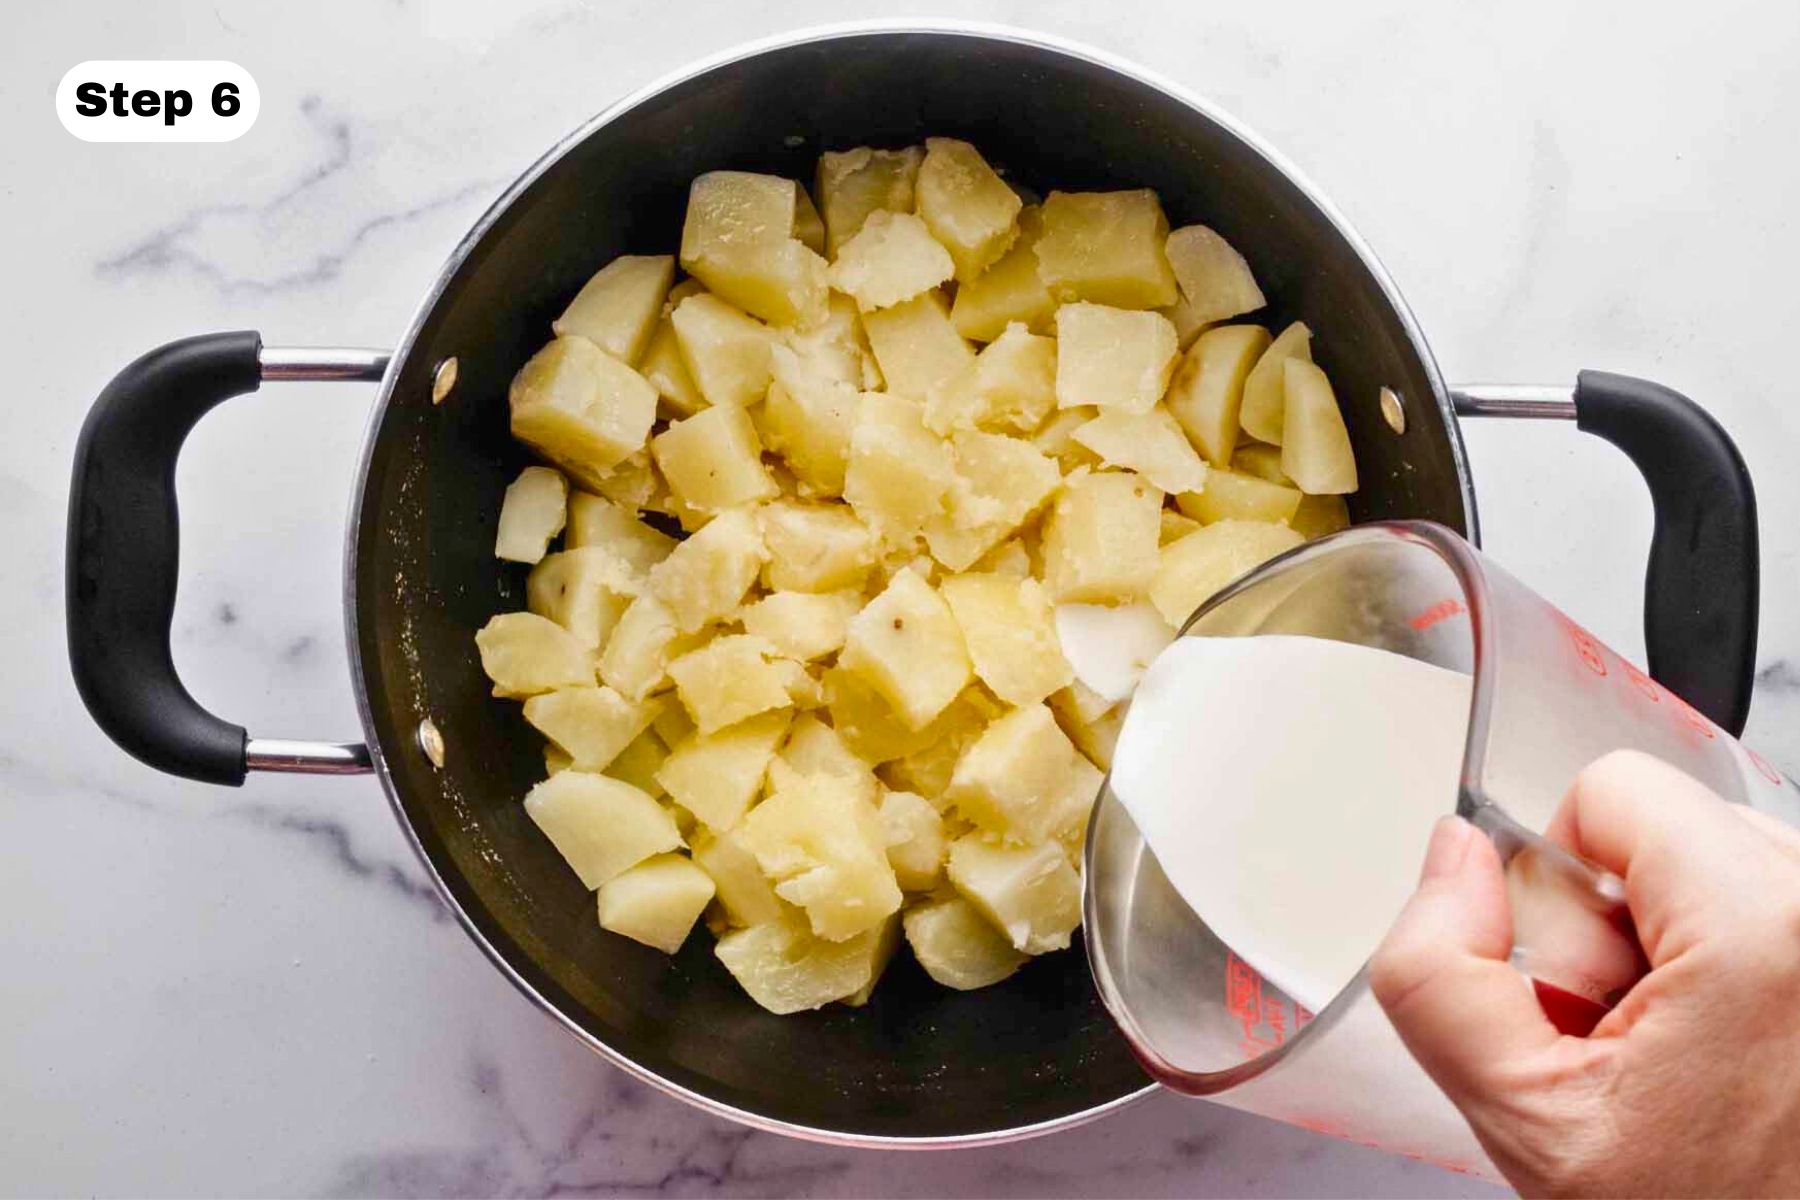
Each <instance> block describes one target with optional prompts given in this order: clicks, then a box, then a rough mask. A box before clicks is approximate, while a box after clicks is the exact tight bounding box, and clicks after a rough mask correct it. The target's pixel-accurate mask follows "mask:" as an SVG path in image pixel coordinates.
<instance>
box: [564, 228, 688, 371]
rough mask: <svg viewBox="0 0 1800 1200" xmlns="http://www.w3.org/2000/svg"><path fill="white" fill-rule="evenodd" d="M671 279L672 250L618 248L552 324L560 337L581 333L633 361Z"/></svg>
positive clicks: (620, 357) (622, 358)
mask: <svg viewBox="0 0 1800 1200" xmlns="http://www.w3.org/2000/svg"><path fill="white" fill-rule="evenodd" d="M674 282H675V259H674V256H673V255H668V254H654V255H645V254H621V255H620V256H619V257H617V258H615V259H613V260H612V261H611V262H609V263H607V264H606V265H605V266H604V267H601V268H600V270H599V272H598V273H597V274H596V275H595V276H594V277H593V278H592V279H590V280H588V281H587V282H586V283H585V284H583V285H582V287H581V290H580V291H579V292H577V293H575V299H573V300H571V301H569V307H567V308H565V309H563V313H562V316H560V317H558V318H556V320H555V321H553V322H551V324H550V328H551V329H553V330H555V331H556V335H557V336H558V337H584V338H586V339H587V340H588V341H590V342H592V343H594V345H596V346H598V347H600V348H601V349H602V350H604V351H606V352H607V353H608V354H610V355H612V356H613V357H614V358H616V359H618V360H619V361H620V362H622V363H635V362H637V361H638V358H639V357H640V356H641V355H642V354H643V353H644V348H645V347H646V346H647V345H649V343H650V335H651V333H652V332H653V331H654V330H655V329H656V322H657V318H659V317H660V316H662V306H663V299H664V297H666V296H667V295H668V294H669V286H670V285H671V284H673V283H674Z"/></svg>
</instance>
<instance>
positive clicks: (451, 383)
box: [431, 354, 456, 404]
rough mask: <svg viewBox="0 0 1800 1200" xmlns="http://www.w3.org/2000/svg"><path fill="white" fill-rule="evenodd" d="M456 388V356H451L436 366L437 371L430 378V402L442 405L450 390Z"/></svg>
mask: <svg viewBox="0 0 1800 1200" xmlns="http://www.w3.org/2000/svg"><path fill="white" fill-rule="evenodd" d="M455 386H456V355H454V354H452V355H451V356H450V357H449V358H446V359H445V360H444V361H443V362H441V363H439V364H438V365H437V371H436V372H435V373H433V375H432V376H431V402H432V403H433V404H442V403H443V402H444V397H446V396H448V395H449V394H450V389H452V388H454V387H455Z"/></svg>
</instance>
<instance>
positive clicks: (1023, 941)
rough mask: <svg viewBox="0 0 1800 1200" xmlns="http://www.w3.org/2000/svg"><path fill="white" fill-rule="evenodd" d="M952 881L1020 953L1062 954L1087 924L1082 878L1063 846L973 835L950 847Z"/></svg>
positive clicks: (965, 897) (959, 840)
mask: <svg viewBox="0 0 1800 1200" xmlns="http://www.w3.org/2000/svg"><path fill="white" fill-rule="evenodd" d="M948 869H949V875H950V882H951V883H953V884H955V885H956V890H957V891H958V892H960V893H961V894H962V896H963V898H964V899H966V900H968V902H969V903H970V904H972V905H974V906H975V910H976V911H977V912H979V913H980V914H981V915H982V916H984V917H986V918H987V920H988V923H989V924H991V925H993V926H994V928H996V929H998V930H999V931H1000V932H1001V933H1002V934H1004V935H1005V936H1006V938H1007V940H1008V941H1010V942H1011V943H1012V944H1013V948H1014V949H1016V950H1022V951H1024V952H1025V953H1026V954H1043V953H1045V952H1046V951H1050V950H1062V949H1065V948H1066V947H1067V946H1068V944H1069V938H1070V936H1071V935H1072V934H1073V933H1074V932H1075V928H1076V926H1078V925H1080V924H1081V877H1080V876H1079V875H1077V874H1076V873H1075V869H1074V868H1073V867H1071V866H1070V865H1069V861H1068V859H1067V858H1065V857H1064V855H1063V850H1062V847H1061V846H1058V845H1057V844H1055V843H1054V842H1050V843H1045V844H1042V845H1037V846H1005V845H999V844H996V843H993V842H989V841H987V840H986V839H984V838H983V837H982V836H981V835H980V834H968V835H966V836H964V837H960V838H958V839H956V841H954V842H952V843H950V864H949V868H948Z"/></svg>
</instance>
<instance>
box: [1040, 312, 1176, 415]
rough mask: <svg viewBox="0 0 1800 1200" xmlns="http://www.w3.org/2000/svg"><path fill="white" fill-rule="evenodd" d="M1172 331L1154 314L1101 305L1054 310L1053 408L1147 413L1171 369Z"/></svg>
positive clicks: (1165, 321)
mask: <svg viewBox="0 0 1800 1200" xmlns="http://www.w3.org/2000/svg"><path fill="white" fill-rule="evenodd" d="M1177 352H1178V347H1177V345H1176V340H1175V327H1174V326H1173V325H1171V324H1169V322H1168V320H1167V319H1166V318H1165V317H1163V316H1161V315H1159V314H1157V313H1153V312H1132V311H1129V310H1126V309H1122V308H1108V307H1106V306H1105V305H1102V304H1086V303H1082V304H1065V305H1063V306H1062V307H1061V308H1059V309H1057V310H1056V403H1057V406H1058V407H1059V408H1076V407H1082V406H1087V405H1098V406H1099V407H1101V408H1112V409H1118V410H1120V411H1122V412H1133V413H1141V412H1149V411H1150V410H1151V409H1152V408H1154V407H1155V406H1156V402H1157V401H1158V400H1160V399H1162V394H1163V392H1164V391H1165V390H1167V388H1168V385H1169V374H1170V372H1172V371H1173V370H1174V369H1175V356H1176V353H1177Z"/></svg>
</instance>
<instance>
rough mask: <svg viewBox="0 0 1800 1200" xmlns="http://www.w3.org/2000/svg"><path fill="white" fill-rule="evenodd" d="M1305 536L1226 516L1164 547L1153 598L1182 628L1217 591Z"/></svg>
mask: <svg viewBox="0 0 1800 1200" xmlns="http://www.w3.org/2000/svg"><path fill="white" fill-rule="evenodd" d="M1305 540H1306V539H1305V538H1303V537H1301V536H1300V535H1299V534H1297V533H1295V532H1294V531H1293V530H1292V529H1289V528H1288V527H1287V526H1286V525H1276V524H1271V523H1269V522H1267V521H1239V520H1230V519H1227V520H1222V521H1217V522H1215V523H1213V524H1211V525H1203V526H1201V527H1200V528H1199V529H1198V530H1196V531H1195V532H1193V533H1190V534H1188V535H1187V536H1186V537H1184V538H1182V539H1181V540H1180V541H1178V542H1170V543H1169V544H1168V545H1167V546H1164V547H1163V548H1162V560H1161V562H1160V563H1159V564H1158V565H1157V568H1156V578H1155V581H1154V582H1153V583H1152V584H1151V585H1150V602H1151V603H1152V604H1154V605H1156V611H1157V612H1160V613H1161V614H1162V615H1163V619H1164V620H1165V621H1167V622H1168V623H1169V624H1170V625H1171V626H1172V627H1174V628H1177V629H1179V628H1180V627H1181V626H1182V625H1183V624H1185V623H1186V622H1187V619H1188V618H1189V617H1191V616H1193V615H1194V612H1195V611H1196V610H1197V609H1198V608H1199V607H1200V606H1201V605H1202V604H1204V603H1206V601H1207V600H1208V599H1210V598H1211V597H1212V594H1213V593H1214V592H1216V591H1218V590H1219V589H1220V588H1222V587H1224V586H1225V585H1226V584H1228V583H1230V582H1231V581H1232V580H1234V579H1236V578H1237V577H1238V576H1240V575H1242V574H1244V573H1245V572H1247V571H1249V570H1250V569H1251V568H1253V567H1257V566H1260V565H1262V564H1263V563H1264V562H1266V561H1268V560H1269V559H1271V558H1274V557H1275V556H1276V555H1277V554H1280V553H1282V552H1283V551H1285V550H1291V549H1293V548H1294V547H1295V546H1298V545H1299V544H1300V543H1301V542H1303V541H1305Z"/></svg>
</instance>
